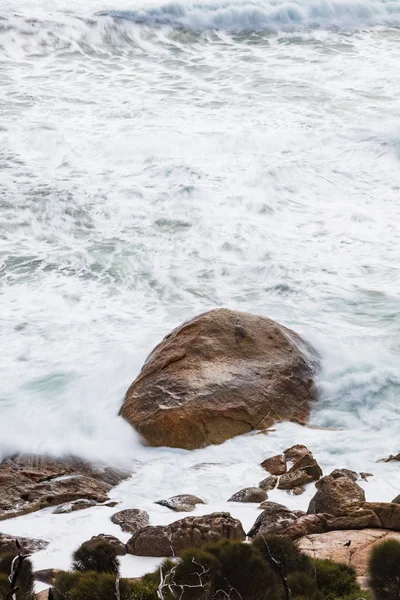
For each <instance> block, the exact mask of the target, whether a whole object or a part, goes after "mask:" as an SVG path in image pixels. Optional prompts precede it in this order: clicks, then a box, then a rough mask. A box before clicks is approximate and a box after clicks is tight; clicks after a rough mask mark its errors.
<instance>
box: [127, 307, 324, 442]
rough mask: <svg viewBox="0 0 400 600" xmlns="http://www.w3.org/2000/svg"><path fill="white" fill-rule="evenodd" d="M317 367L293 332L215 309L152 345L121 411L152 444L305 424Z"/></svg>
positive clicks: (216, 439) (213, 439)
mask: <svg viewBox="0 0 400 600" xmlns="http://www.w3.org/2000/svg"><path fill="white" fill-rule="evenodd" d="M317 369H318V359H317V357H316V354H315V352H314V351H313V350H312V349H311V348H310V346H308V345H307V344H306V343H305V342H304V341H303V340H302V339H301V338H300V337H299V336H298V335H297V334H296V333H295V332H293V331H290V330H289V329H287V328H285V327H283V326H282V325H279V324H278V323H275V322H274V321H271V320H270V319H267V318H265V317H258V316H253V315H249V314H247V313H242V312H235V311H232V310H228V309H216V310H212V311H210V312H208V313H205V314H202V315H200V316H198V317H196V318H195V319H193V320H192V321H189V322H187V323H185V324H183V325H182V326H181V327H178V328H177V329H175V330H174V331H172V332H171V333H170V334H169V335H168V336H167V337H166V338H165V339H164V340H163V341H162V342H161V343H160V344H159V345H158V346H157V347H156V348H155V349H154V350H153V352H152V353H151V354H150V356H149V357H148V359H147V360H146V362H145V364H144V366H143V369H142V371H141V373H140V374H139V377H138V378H137V379H136V380H135V381H134V382H133V383H132V385H131V387H130V388H129V390H128V391H127V394H126V397H125V400H124V404H123V406H122V408H121V414H122V416H123V417H124V418H125V419H126V420H127V421H129V422H130V423H131V424H132V425H133V427H135V428H136V429H137V431H138V432H139V433H140V434H141V435H142V436H143V437H144V438H145V440H146V441H147V442H148V443H149V444H150V445H152V446H173V447H179V448H187V449H193V448H200V447H204V446H207V445H209V444H220V443H222V442H223V441H225V440H227V439H229V438H232V437H233V436H236V435H240V434H243V433H247V432H250V431H252V430H254V429H260V430H262V429H266V428H268V427H270V426H271V425H272V424H273V423H276V422H280V421H294V422H297V423H306V422H307V419H308V417H309V413H310V408H311V406H312V403H313V401H314V400H315V398H316V388H315V385H314V376H315V373H316V371H317Z"/></svg>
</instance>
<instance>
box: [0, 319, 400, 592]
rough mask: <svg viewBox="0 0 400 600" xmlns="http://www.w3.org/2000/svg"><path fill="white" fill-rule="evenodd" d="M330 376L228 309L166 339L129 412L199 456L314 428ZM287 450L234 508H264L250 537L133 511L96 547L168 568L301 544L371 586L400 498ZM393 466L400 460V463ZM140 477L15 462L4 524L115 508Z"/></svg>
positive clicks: (220, 526) (306, 353)
mask: <svg viewBox="0 0 400 600" xmlns="http://www.w3.org/2000/svg"><path fill="white" fill-rule="evenodd" d="M319 368H320V367H319V359H318V355H317V353H316V352H315V351H314V350H313V349H312V348H311V347H310V346H309V345H308V344H307V343H306V342H304V341H303V340H302V339H301V338H300V337H299V336H298V335H297V334H295V333H294V332H292V331H290V330H288V329H286V328H284V327H282V326H281V325H279V324H277V323H274V322H273V321H270V320H269V319H265V318H264V317H254V316H252V315H246V314H245V313H235V312H234V311H228V310H226V309H219V310H215V311H211V312H210V313H206V314H205V315H200V316H199V317H197V318H196V319H194V320H193V321H191V322H189V323H186V324H184V325H183V326H182V327H180V328H178V329H176V330H175V331H174V332H172V333H171V334H170V335H169V336H167V337H166V338H165V340H164V341H163V342H162V343H161V344H160V345H159V346H158V347H157V348H156V349H155V350H154V351H153V353H152V354H151V355H150V357H149V358H148V359H147V361H146V363H145V365H144V367H143V370H142V372H141V373H140V375H139V377H138V378H137V379H136V381H135V382H134V383H133V384H132V386H131V387H130V388H129V390H128V392H127V395H126V397H125V401H124V404H123V407H122V411H121V412H122V415H123V416H124V418H126V419H127V420H128V421H129V422H130V423H132V424H133V425H134V426H135V427H136V429H137V430H138V431H139V433H141V434H142V435H143V436H144V439H145V441H146V443H147V444H150V445H154V446H158V445H162V444H165V445H168V446H171V447H180V448H185V449H193V448H198V447H204V446H207V445H209V444H220V443H222V442H223V441H224V440H227V439H229V438H231V437H233V436H235V435H238V434H243V433H246V432H249V431H252V430H264V429H265V428H268V427H270V426H271V425H273V424H274V423H277V422H281V421H294V422H297V423H300V424H305V423H306V422H307V419H308V415H309V413H310V410H311V408H312V406H313V403H314V402H315V401H316V400H317V394H316V390H317V387H316V384H315V376H316V374H317V372H318V369H319ZM279 450H280V452H279V453H278V454H275V455H271V456H266V457H265V459H264V460H263V461H262V462H261V465H260V468H262V469H263V470H264V471H265V474H266V475H267V476H266V477H265V478H263V479H262V480H261V481H259V482H258V483H256V481H255V482H254V484H253V486H252V487H245V488H242V489H239V490H238V491H237V492H235V493H234V494H232V495H230V496H229V497H227V498H226V502H228V503H237V504H238V505H239V504H240V505H246V504H249V505H253V506H254V507H256V506H258V509H257V510H259V511H260V513H259V515H258V516H257V518H256V520H255V522H254V523H253V525H252V526H251V527H250V528H249V529H248V531H246V530H245V528H244V527H243V524H242V523H241V521H240V519H238V518H235V517H233V516H232V515H231V514H230V512H229V510H220V511H219V512H215V510H212V511H210V512H209V513H208V514H207V513H206V514H201V515H199V514H195V515H188V516H183V517H181V518H177V519H176V520H173V521H172V522H171V523H168V524H164V525H159V524H152V522H151V516H150V515H149V514H148V512H147V511H146V510H144V509H143V508H142V507H141V506H131V507H129V508H124V509H123V510H119V511H118V510H115V512H113V513H112V514H111V516H110V521H111V522H112V523H113V524H114V525H116V526H119V527H120V529H121V536H122V537H123V539H119V538H118V536H112V535H110V534H107V533H104V532H103V531H98V532H97V534H96V536H95V537H94V538H91V539H90V540H88V541H87V543H88V544H90V543H93V540H97V539H106V540H107V541H108V542H109V543H111V544H113V545H114V546H115V548H117V549H118V551H117V553H118V555H120V556H124V555H133V556H140V557H168V556H175V555H176V554H178V553H179V552H180V551H181V550H183V549H185V548H189V547H196V548H198V547H200V546H202V545H203V544H205V543H208V542H215V541H218V540H222V539H228V540H237V541H245V540H246V539H252V538H255V537H256V536H258V535H264V534H265V535H270V534H274V535H279V536H286V537H288V538H290V539H291V540H295V541H296V543H297V544H298V546H299V547H300V548H301V549H302V550H303V551H304V552H305V553H307V554H309V555H310V556H312V557H314V558H331V559H334V560H339V561H342V562H343V561H344V562H346V563H348V564H352V566H353V567H354V568H355V569H356V572H357V574H358V576H359V578H360V582H361V583H362V584H363V585H365V572H366V566H365V565H366V563H367V560H368V556H369V553H370V551H371V550H372V548H373V547H374V546H375V545H376V544H379V543H380V542H381V541H382V540H383V539H388V538H394V539H400V533H399V532H400V494H399V495H396V497H395V498H394V499H393V501H392V502H368V501H367V498H366V494H365V491H364V489H363V488H362V487H361V486H360V485H359V484H360V483H361V482H366V481H368V480H369V478H370V477H373V474H371V473H356V472H355V471H353V470H349V469H345V468H341V465H337V467H338V468H336V469H334V470H332V471H331V472H330V473H329V474H324V473H323V470H322V468H321V466H320V465H319V464H318V462H317V460H316V458H315V457H314V456H313V454H312V452H311V451H310V450H309V448H308V447H307V446H305V445H302V444H295V445H293V446H291V447H288V448H286V449H279ZM378 458H380V457H377V460H378ZM385 460H386V461H387V462H392V461H400V455H399V454H394V455H390V456H389V457H388V458H387V459H385ZM130 477H132V473H131V472H130V471H126V470H120V469H115V468H113V467H110V466H107V465H101V464H98V465H93V464H89V463H88V462H85V461H83V460H81V459H79V458H76V457H67V458H63V459H60V458H52V457H42V456H27V455H20V456H12V457H8V458H6V459H4V460H3V461H2V462H1V463H0V521H5V520H9V519H15V518H17V517H21V516H23V515H27V514H29V513H34V512H37V511H41V510H43V509H46V514H48V511H49V510H50V509H51V513H52V514H58V515H63V514H69V513H71V512H78V511H82V510H84V509H86V510H90V509H94V508H96V507H107V508H109V509H110V508H113V507H114V506H116V504H117V502H115V501H113V500H111V499H110V492H111V491H112V490H113V488H115V486H117V485H119V484H121V483H122V482H124V481H126V480H128V479H129V478H130ZM310 490H313V491H314V493H313V496H312V498H311V499H310V501H309V504H308V508H307V510H306V511H304V510H297V509H294V508H288V507H286V506H285V504H284V502H283V503H282V504H281V503H279V502H275V501H271V500H270V499H269V495H270V494H271V493H272V492H273V493H275V492H277V491H278V492H279V493H281V494H290V496H294V497H297V496H299V497H300V496H302V495H303V494H304V493H305V492H306V491H308V493H310ZM188 491H190V490H188ZM398 492H400V490H398ZM154 503H155V504H156V505H158V506H161V507H163V508H165V509H166V510H167V511H171V513H173V512H176V513H178V514H179V513H191V512H195V511H196V507H198V506H202V509H204V510H206V509H207V505H206V502H205V501H204V500H203V499H202V498H200V497H199V496H196V495H192V494H179V495H175V496H172V497H167V498H161V499H157V498H155V499H154ZM291 504H292V505H293V502H291ZM203 505H204V506H203ZM228 508H229V507H228ZM177 516H178V515H177ZM43 518H45V516H44V515H43ZM0 530H1V524H0ZM128 533H129V536H130V537H129V539H128V540H126V536H127V534H128ZM349 541H350V545H345V544H346V543H347V542H349ZM20 542H21V545H22V547H23V549H24V550H25V551H26V552H27V553H29V554H31V553H35V552H38V551H40V550H42V549H43V548H45V547H46V545H47V540H40V539H29V538H27V539H22V538H20ZM12 544H13V536H11V535H9V534H1V533H0V554H2V553H4V552H6V551H9V549H10V547H11V546H12ZM48 567H49V568H50V571H52V569H51V567H52V565H50V564H49V565H48ZM51 577H52V575H51V573H50V575H48V576H46V575H44V574H43V572H42V571H41V572H40V573H38V576H37V579H38V581H46V582H47V583H49V584H51Z"/></svg>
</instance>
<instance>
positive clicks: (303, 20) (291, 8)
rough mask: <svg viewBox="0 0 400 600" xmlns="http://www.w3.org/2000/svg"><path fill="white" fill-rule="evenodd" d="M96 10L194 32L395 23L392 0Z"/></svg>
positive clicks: (398, 19) (399, 15)
mask: <svg viewBox="0 0 400 600" xmlns="http://www.w3.org/2000/svg"><path fill="white" fill-rule="evenodd" d="M98 14H99V15H101V16H109V17H113V18H115V19H127V20H129V21H133V22H134V23H137V24H141V25H147V26H149V27H160V26H170V27H174V28H181V29H185V30H192V31H196V32H200V31H204V30H225V31H229V32H234V33H241V32H243V33H245V32H258V31H282V30H283V31H304V30H310V29H340V30H349V29H350V30H354V29H362V28H369V27H374V26H390V27H399V26H400V2H399V1H398V0H393V1H385V0H369V1H363V0H335V1H329V0H317V1H315V0H314V1H312V2H310V1H309V0H297V1H293V0H292V1H291V2H288V1H286V0H269V1H268V2H260V1H255V2H240V1H239V0H231V1H229V2H226V1H225V2H219V3H217V2H215V3H178V2H174V3H168V4H164V5H162V6H157V7H151V8H149V7H148V8H140V9H136V10H132V11H118V10H109V11H103V12H101V13H98Z"/></svg>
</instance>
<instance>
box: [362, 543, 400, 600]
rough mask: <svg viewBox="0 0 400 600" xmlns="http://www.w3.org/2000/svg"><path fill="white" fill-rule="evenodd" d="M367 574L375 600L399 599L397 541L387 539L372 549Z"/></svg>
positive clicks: (399, 563) (399, 570) (399, 555)
mask: <svg viewBox="0 0 400 600" xmlns="http://www.w3.org/2000/svg"><path fill="white" fill-rule="evenodd" d="M369 574H370V585H371V588H372V589H373V591H374V594H375V597H376V600H383V599H384V600H400V543H399V542H397V541H396V540H387V541H386V542H383V543H382V544H379V545H378V546H376V547H375V548H374V549H373V550H372V552H371V557H370V561H369Z"/></svg>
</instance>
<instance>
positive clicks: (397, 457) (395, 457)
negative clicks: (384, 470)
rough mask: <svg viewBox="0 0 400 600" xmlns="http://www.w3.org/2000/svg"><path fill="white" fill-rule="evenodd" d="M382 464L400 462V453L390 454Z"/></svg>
mask: <svg viewBox="0 0 400 600" xmlns="http://www.w3.org/2000/svg"><path fill="white" fill-rule="evenodd" d="M383 460H384V462H392V461H393V460H395V461H400V452H399V453H398V454H395V455H393V454H391V455H390V456H388V457H387V458H384V459H383Z"/></svg>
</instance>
